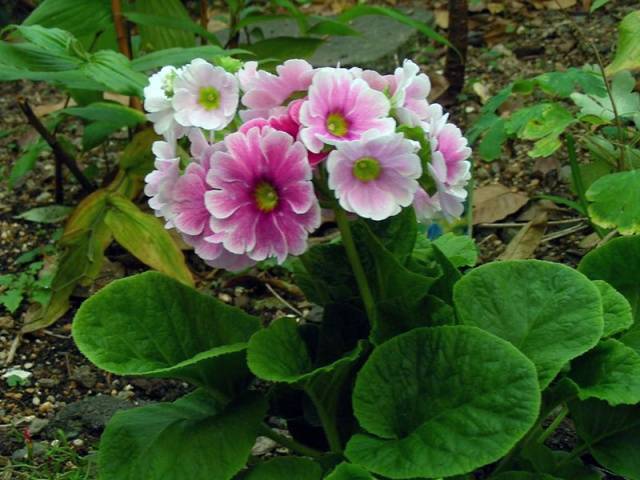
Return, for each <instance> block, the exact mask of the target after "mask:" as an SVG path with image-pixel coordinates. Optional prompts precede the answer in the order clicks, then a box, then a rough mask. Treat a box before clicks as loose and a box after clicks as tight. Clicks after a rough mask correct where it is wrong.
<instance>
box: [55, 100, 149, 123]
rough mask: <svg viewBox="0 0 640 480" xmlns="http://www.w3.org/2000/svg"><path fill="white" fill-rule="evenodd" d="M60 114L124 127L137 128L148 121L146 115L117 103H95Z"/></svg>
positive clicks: (72, 108)
mask: <svg viewBox="0 0 640 480" xmlns="http://www.w3.org/2000/svg"><path fill="white" fill-rule="evenodd" d="M60 113H64V114H67V115H74V116H76V117H80V118H84V119H85V120H92V121H94V122H109V123H113V124H116V125H120V126H122V127H135V126H136V125H138V124H140V123H144V122H146V121H147V119H146V117H145V116H144V113H142V112H141V111H139V110H136V109H134V108H129V107H125V106H124V105H120V104H119V103H115V102H95V103H91V104H89V105H87V106H85V107H69V108H65V109H64V110H61V112H60Z"/></svg>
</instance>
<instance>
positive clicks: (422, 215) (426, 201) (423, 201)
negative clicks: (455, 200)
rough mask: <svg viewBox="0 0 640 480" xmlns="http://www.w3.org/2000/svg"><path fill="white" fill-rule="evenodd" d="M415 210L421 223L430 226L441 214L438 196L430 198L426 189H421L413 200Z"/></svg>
mask: <svg viewBox="0 0 640 480" xmlns="http://www.w3.org/2000/svg"><path fill="white" fill-rule="evenodd" d="M413 209H414V210H415V212H416V218H417V219H418V221H419V222H421V223H425V224H429V223H431V221H432V220H433V219H434V218H436V217H437V216H438V214H439V213H440V210H441V208H440V202H439V201H438V194H437V193H436V194H435V195H433V196H430V195H429V194H428V193H427V192H426V191H425V190H424V189H422V188H419V189H418V190H417V191H416V196H415V197H414V198H413Z"/></svg>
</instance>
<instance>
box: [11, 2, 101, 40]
mask: <svg viewBox="0 0 640 480" xmlns="http://www.w3.org/2000/svg"><path fill="white" fill-rule="evenodd" d="M23 24H24V25H41V26H43V27H55V28H59V29H62V30H66V31H68V32H71V33H72V34H73V35H75V36H76V37H81V36H87V35H93V34H94V33H96V32H98V31H101V30H108V29H112V30H113V17H112V14H111V2H110V1H109V0H44V1H43V2H40V4H39V5H38V7H37V8H36V9H35V10H34V11H33V12H31V14H30V15H29V16H28V17H27V19H26V20H25V21H24V22H23Z"/></svg>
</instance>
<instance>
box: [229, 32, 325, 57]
mask: <svg viewBox="0 0 640 480" xmlns="http://www.w3.org/2000/svg"><path fill="white" fill-rule="evenodd" d="M323 43H324V40H323V39H321V38H315V37H274V38H267V39H265V40H260V41H259V42H255V43H252V44H251V45H240V47H241V48H243V49H245V50H247V51H249V52H250V53H252V54H253V55H254V56H255V57H256V58H257V59H258V60H263V59H269V60H278V61H284V60H287V59H289V58H309V57H310V56H311V55H313V53H314V52H315V51H316V50H317V49H318V47H320V45H322V44H323Z"/></svg>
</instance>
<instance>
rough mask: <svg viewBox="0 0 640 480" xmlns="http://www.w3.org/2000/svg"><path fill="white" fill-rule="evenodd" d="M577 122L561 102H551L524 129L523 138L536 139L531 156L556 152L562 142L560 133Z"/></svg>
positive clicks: (530, 152) (542, 155)
mask: <svg viewBox="0 0 640 480" xmlns="http://www.w3.org/2000/svg"><path fill="white" fill-rule="evenodd" d="M574 122H575V119H574V118H573V115H572V114H571V112H569V110H567V109H566V108H564V107H563V106H562V105H560V104H559V103H549V104H547V105H546V107H545V108H544V109H543V110H542V112H541V113H540V116H539V117H535V118H531V119H530V120H529V121H528V122H527V124H526V125H525V126H524V128H523V129H522V133H521V135H520V136H521V138H523V139H525V140H536V142H535V144H534V146H533V150H531V151H529V156H530V157H534V158H535V157H548V156H549V155H551V154H552V153H553V152H555V151H556V150H557V149H558V148H560V146H561V145H562V142H561V141H560V138H559V137H560V135H561V134H562V133H563V132H564V131H565V129H566V128H567V127H568V126H569V125H571V124H572V123H574Z"/></svg>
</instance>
